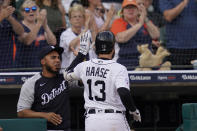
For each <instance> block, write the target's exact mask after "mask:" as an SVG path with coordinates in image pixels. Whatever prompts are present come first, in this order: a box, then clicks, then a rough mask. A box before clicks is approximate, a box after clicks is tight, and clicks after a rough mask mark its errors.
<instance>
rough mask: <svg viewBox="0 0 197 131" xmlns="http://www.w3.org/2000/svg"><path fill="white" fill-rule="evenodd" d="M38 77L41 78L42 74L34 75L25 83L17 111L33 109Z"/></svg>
mask: <svg viewBox="0 0 197 131" xmlns="http://www.w3.org/2000/svg"><path fill="white" fill-rule="evenodd" d="M38 78H40V74H37V75H35V76H33V77H32V78H30V79H28V80H27V81H26V82H25V83H24V84H23V86H22V88H21V91H20V96H19V100H18V104H17V112H19V111H22V110H25V109H31V106H32V104H33V102H34V85H35V81H36V80H37V79H38ZM35 79H36V80H35Z"/></svg>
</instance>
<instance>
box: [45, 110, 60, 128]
mask: <svg viewBox="0 0 197 131" xmlns="http://www.w3.org/2000/svg"><path fill="white" fill-rule="evenodd" d="M45 119H47V121H49V122H51V123H53V124H54V125H59V124H61V123H62V117H61V116H60V115H59V114H55V113H53V112H49V113H46V114H45Z"/></svg>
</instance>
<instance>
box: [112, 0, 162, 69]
mask: <svg viewBox="0 0 197 131" xmlns="http://www.w3.org/2000/svg"><path fill="white" fill-rule="evenodd" d="M111 31H112V32H113V33H114V35H115V38H116V41H117V43H118V45H119V47H120V50H119V54H118V57H119V58H118V60H117V62H118V63H120V64H123V65H124V66H126V67H127V69H130V70H133V69H134V68H135V67H136V66H138V65H139V64H138V61H139V59H138V57H139V55H140V54H139V52H138V50H137V45H139V44H146V43H148V44H149V47H150V45H151V43H152V39H157V38H159V35H160V33H159V30H158V28H157V27H156V26H155V25H154V24H153V23H152V22H151V21H149V20H148V19H147V16H146V9H145V7H144V5H138V4H137V2H136V0H124V1H123V3H122V11H121V18H119V19H116V20H114V22H113V23H112V27H111Z"/></svg>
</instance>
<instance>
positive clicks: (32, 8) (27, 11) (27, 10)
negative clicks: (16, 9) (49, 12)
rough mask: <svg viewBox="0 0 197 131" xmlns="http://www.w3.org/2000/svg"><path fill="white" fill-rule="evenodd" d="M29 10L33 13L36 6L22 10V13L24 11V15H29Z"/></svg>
mask: <svg viewBox="0 0 197 131" xmlns="http://www.w3.org/2000/svg"><path fill="white" fill-rule="evenodd" d="M30 10H32V11H33V12H34V11H36V10H37V7H36V6H32V7H31V8H24V11H25V12H26V13H29V12H30Z"/></svg>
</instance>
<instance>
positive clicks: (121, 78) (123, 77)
mask: <svg viewBox="0 0 197 131" xmlns="http://www.w3.org/2000/svg"><path fill="white" fill-rule="evenodd" d="M115 86H116V88H117V89H118V88H120V87H125V88H127V89H129V90H130V88H129V76H128V71H127V69H126V68H125V67H124V66H122V68H121V69H120V71H119V73H118V74H117V76H116V80H115Z"/></svg>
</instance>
